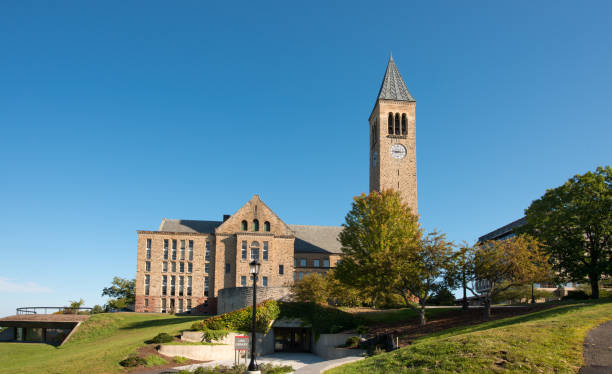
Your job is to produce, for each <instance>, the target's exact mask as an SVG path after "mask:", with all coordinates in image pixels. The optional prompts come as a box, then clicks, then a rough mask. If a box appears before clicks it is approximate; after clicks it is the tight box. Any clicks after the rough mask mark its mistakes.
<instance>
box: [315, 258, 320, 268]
mask: <svg viewBox="0 0 612 374" xmlns="http://www.w3.org/2000/svg"><path fill="white" fill-rule="evenodd" d="M320 264H321V262H320V260H314V261H313V265H314V267H316V268H318V267H319V265H320Z"/></svg>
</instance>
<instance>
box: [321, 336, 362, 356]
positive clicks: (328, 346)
mask: <svg viewBox="0 0 612 374" xmlns="http://www.w3.org/2000/svg"><path fill="white" fill-rule="evenodd" d="M351 336H355V334H321V335H320V336H319V340H317V341H316V342H314V337H313V344H312V353H314V354H316V355H317V356H320V357H322V358H324V359H326V360H333V359H336V358H342V357H349V356H361V355H362V354H363V352H365V351H364V350H362V349H347V348H336V347H338V346H339V345H344V344H345V343H346V340H347V339H348V338H350V337H351Z"/></svg>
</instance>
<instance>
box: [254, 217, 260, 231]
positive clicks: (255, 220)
mask: <svg viewBox="0 0 612 374" xmlns="http://www.w3.org/2000/svg"><path fill="white" fill-rule="evenodd" d="M253 231H259V220H258V219H254V220H253Z"/></svg>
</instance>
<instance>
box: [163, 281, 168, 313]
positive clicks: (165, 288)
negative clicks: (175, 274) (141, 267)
mask: <svg viewBox="0 0 612 374" xmlns="http://www.w3.org/2000/svg"><path fill="white" fill-rule="evenodd" d="M167 288H168V276H167V275H164V276H162V295H164V296H166V292H167ZM163 309H166V308H165V307H164V308H163Z"/></svg>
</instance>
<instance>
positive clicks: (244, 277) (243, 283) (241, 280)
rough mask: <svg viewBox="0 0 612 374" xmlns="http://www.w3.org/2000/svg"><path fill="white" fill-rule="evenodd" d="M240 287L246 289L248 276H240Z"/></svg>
mask: <svg viewBox="0 0 612 374" xmlns="http://www.w3.org/2000/svg"><path fill="white" fill-rule="evenodd" d="M240 285H241V286H242V287H246V276H245V275H242V276H240Z"/></svg>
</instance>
